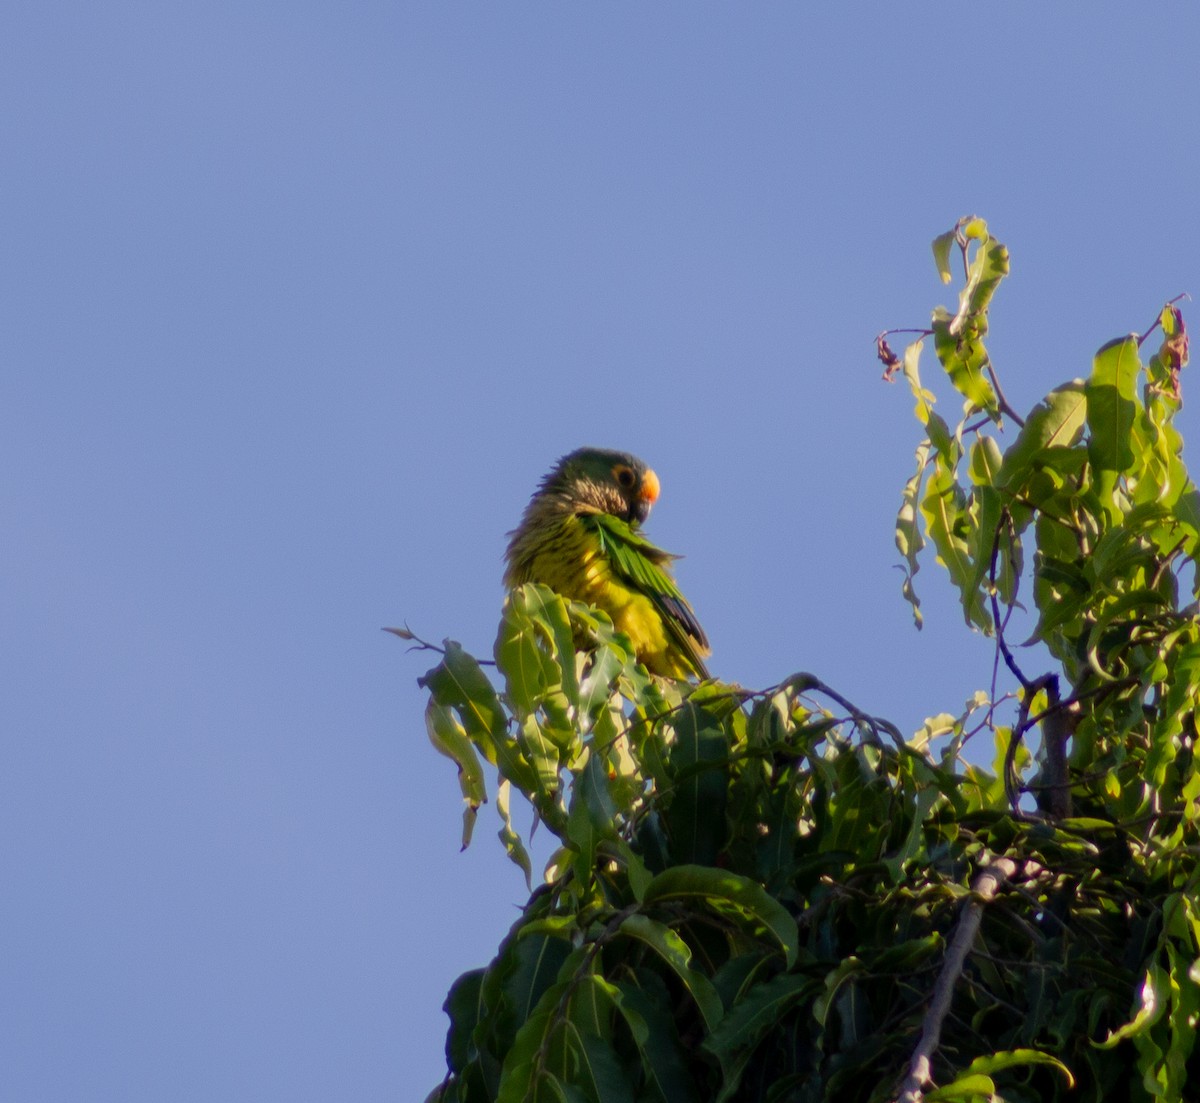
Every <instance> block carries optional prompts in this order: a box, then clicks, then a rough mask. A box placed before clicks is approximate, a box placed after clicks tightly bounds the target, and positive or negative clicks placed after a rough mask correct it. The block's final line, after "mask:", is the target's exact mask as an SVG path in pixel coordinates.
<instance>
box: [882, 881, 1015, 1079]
mask: <svg viewBox="0 0 1200 1103" xmlns="http://www.w3.org/2000/svg"><path fill="white" fill-rule="evenodd" d="M1016 872H1017V863H1016V862H1014V861H1012V860H1011V859H1010V858H997V859H996V860H995V861H994V862H992V863H991V864H989V865H987V866H985V867H984V868H983V869H982V870H980V872H979V874H978V876H977V877H976V878H975V880H974V881H973V882H972V884H971V891H972V893H973V894H974V895H973V898H972V900H971V901H970V902H969V903H968V904H967V906H966V907H965V908H964V909H963V912H962V915H960V916H959V919H958V925H957V927H956V928H955V931H954V938H953V939H952V940H951V942H950V948H949V950H947V951H946V960H945V962H944V964H943V965H942V972H941V975H940V976H939V977H938V980H937V984H936V985H935V986H934V989H933V999H932V1001H931V1002H930V1004H929V1012H928V1013H927V1014H926V1016H925V1026H924V1029H923V1030H922V1031H921V1039H920V1041H918V1042H917V1048H916V1049H915V1050H914V1051H913V1055H912V1060H911V1061H910V1062H909V1066H908V1076H907V1077H905V1079H904V1083H902V1084H901V1085H900V1092H899V1094H898V1095H897V1096H896V1103H921V1101H922V1100H923V1099H924V1098H925V1088H926V1087H928V1086H929V1084H930V1083H932V1080H933V1078H932V1076H931V1075H930V1068H931V1065H932V1061H933V1055H934V1053H935V1052H936V1051H937V1047H938V1042H939V1041H940V1039H941V1036H942V1024H943V1023H944V1022H945V1021H946V1016H947V1015H948V1014H949V1012H950V1001H951V1000H952V999H953V997H954V987H955V985H956V984H957V983H958V980H959V978H960V977H961V976H962V971H963V964H964V963H965V961H966V960H967V953H968V952H969V951H970V949H971V944H972V943H973V942H974V941H975V936H976V935H977V934H978V933H979V924H980V923H981V922H982V921H983V908H984V905H985V904H988V903H990V902H991V901H992V900H993V899H994V898H995V895H996V893H997V892H998V891H999V889H1000V886H1001V885H1002V884H1004V882H1005V881H1008V880H1010V879H1011V878H1012V877H1014V876H1015V875H1016Z"/></svg>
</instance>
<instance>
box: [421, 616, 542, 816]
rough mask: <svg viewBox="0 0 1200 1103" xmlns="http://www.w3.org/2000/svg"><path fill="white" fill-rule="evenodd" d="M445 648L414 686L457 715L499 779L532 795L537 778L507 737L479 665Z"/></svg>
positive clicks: (448, 644) (452, 644) (456, 650)
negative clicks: (507, 780)
mask: <svg viewBox="0 0 1200 1103" xmlns="http://www.w3.org/2000/svg"><path fill="white" fill-rule="evenodd" d="M445 647H446V651H445V655H444V656H443V658H442V661H441V662H440V663H439V664H438V665H437V666H435V667H434V668H433V669H432V670H431V671H429V673H428V674H426V675H425V676H424V677H423V678H418V679H417V684H418V685H421V686H423V687H425V688H426V689H428V690H429V692H430V693H431V694H432V695H433V698H434V700H436V701H437V702H438V703H439V704H441V705H443V706H444V707H447V708H453V709H454V710H455V712H457V713H458V715H459V717H460V719H461V720H462V722H463V726H464V727H465V728H466V732H467V735H469V736H470V738H471V741H472V742H473V743H474V744H475V746H476V747H478V748H479V750H480V752H481V753H482V754H483V756H484V758H486V759H487V760H488V761H489V762H490V763H491V764H492V765H493V766H496V767H497V768H498V769H499V771H500V774H501V776H503V777H506V778H508V779H509V781H511V782H512V783H513V784H514V785H516V787H517V788H518V789H520V790H521V792H523V793H525V794H527V795H529V794H533V793H534V792H536V791H537V787H538V786H537V780H536V775H535V774H534V771H533V769H532V768H531V767H530V765H529V763H528V762H526V761H525V759H524V757H523V756H522V754H521V749H520V747H519V745H518V744H517V741H516V740H515V739H514V738H513V737H512V735H510V734H509V731H508V717H507V716H506V715H505V712H504V708H503V706H502V705H501V704H500V698H499V697H497V696H496V691H495V689H493V688H492V683H491V682H489V681H488V679H487V675H485V674H484V673H483V670H482V669H481V668H480V666H479V663H478V661H477V660H476V659H475V658H474V657H473V656H471V655H468V654H467V652H465V651H464V650H463V649H462V647H461V646H460V645H459V644H457V643H455V642H454V641H453V640H446V641H445Z"/></svg>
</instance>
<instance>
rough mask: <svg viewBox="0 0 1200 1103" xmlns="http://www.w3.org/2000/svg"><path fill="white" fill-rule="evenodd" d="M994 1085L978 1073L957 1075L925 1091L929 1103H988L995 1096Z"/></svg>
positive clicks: (988, 1078) (989, 1079)
mask: <svg viewBox="0 0 1200 1103" xmlns="http://www.w3.org/2000/svg"><path fill="white" fill-rule="evenodd" d="M995 1093H996V1085H995V1084H994V1083H993V1082H992V1080H991V1078H990V1077H987V1076H982V1075H980V1074H979V1073H974V1072H973V1073H970V1074H969V1075H964V1076H957V1077H955V1078H954V1080H953V1081H951V1082H950V1083H949V1084H946V1085H945V1086H944V1087H941V1088H937V1089H936V1090H934V1091H931V1092H926V1093H925V1098H926V1100H928V1101H929V1103H988V1101H989V1100H991V1099H993V1098H994V1097H995Z"/></svg>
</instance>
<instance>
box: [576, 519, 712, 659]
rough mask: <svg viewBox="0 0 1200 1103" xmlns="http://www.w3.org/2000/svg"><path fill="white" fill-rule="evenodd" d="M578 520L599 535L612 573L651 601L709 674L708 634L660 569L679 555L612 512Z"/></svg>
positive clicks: (674, 635)
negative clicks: (658, 544)
mask: <svg viewBox="0 0 1200 1103" xmlns="http://www.w3.org/2000/svg"><path fill="white" fill-rule="evenodd" d="M580 521H582V522H583V524H584V525H585V527H587V528H589V529H591V530H592V532H594V533H595V534H596V536H597V537H598V538H599V540H600V550H601V554H602V555H603V556H604V557H605V558H606V559H607V560H608V562H609V563H611V564H612V568H613V571H614V573H616V574H617V575H618V577H620V578H621V579H622V580H623V581H624V582H626V583H627V584H628V585H630V586H632V587H633V588H634V589H635V590H637V591H638V592H639V593H642V594H645V595H646V597H648V598H649V599H650V600H651V602H653V604H654V607H655V608H656V609H657V610H658V612H659V614H660V615H661V616H662V618H663V623H664V624H665V625H666V627H667V631H668V632H669V633H670V635H671V638H672V640H674V642H675V643H676V644H677V645H678V646H679V649H680V650H681V651H682V652H683V654H684V655H685V656H687V660H688V662H690V663H691V664H692V666H693V667H694V668H695V670H696V673H697V674H698V675H699V676H700V677H701V678H702V679H705V678H708V677H709V676H710V675H709V673H708V670H707V668H706V667H705V665H704V659H703V655H704V654H705V653H707V652H708V637H707V636H706V635H705V634H704V629H703V628H701V627H700V622H699V621H698V620H697V619H696V614H695V612H693V610H692V607H691V605H689V604H688V600H687V598H685V597H684V596H683V593H682V592H681V591H680V589H679V587H678V586H677V585H675V580H674V579H673V578H672V577H671V576H670V574H668V573H667V571H666V570H664V569H663V565H664V564H667V563H670V562H671V560H672V559H676V558H678V556H674V555H672V554H671V553H670V552H666V551H663V550H662V548H660V547H657V546H656V545H654V544H652V543H650V541H649V540H647V539H646V538H645V537H644V536H643V535H642V534H641V533H640V532H637V531H636V530H635V529H633V528H632V527H630V525H628V524H627V523H626V522H625V521H622V520H621V519H620V518H619V517H614V516H613V515H612V514H611V513H587V514H584V515H582V516H581V517H580Z"/></svg>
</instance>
